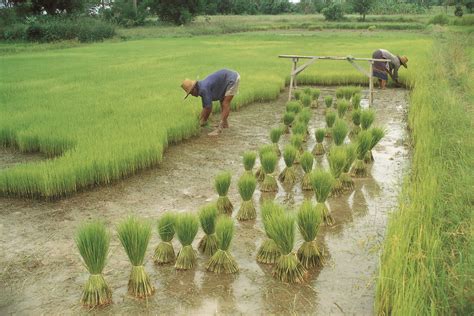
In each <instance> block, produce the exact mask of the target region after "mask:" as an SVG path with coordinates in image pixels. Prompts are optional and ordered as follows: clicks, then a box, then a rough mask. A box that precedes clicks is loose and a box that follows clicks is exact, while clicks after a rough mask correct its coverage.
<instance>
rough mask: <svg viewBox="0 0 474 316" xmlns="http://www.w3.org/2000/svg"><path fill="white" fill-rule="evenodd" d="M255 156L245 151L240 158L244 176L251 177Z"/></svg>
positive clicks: (251, 152) (252, 152) (253, 153)
mask: <svg viewBox="0 0 474 316" xmlns="http://www.w3.org/2000/svg"><path fill="white" fill-rule="evenodd" d="M256 159H257V154H256V153H255V152H254V151H246V152H245V153H244V155H243V157H242V160H243V163H244V169H245V174H248V175H251V176H253V171H252V170H253V167H254V166H255V160H256Z"/></svg>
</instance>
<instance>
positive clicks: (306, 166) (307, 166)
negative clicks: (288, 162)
mask: <svg viewBox="0 0 474 316" xmlns="http://www.w3.org/2000/svg"><path fill="white" fill-rule="evenodd" d="M313 159H314V158H313V155H312V154H311V153H310V152H309V151H305V152H304V153H303V154H302V155H301V156H300V164H301V168H303V171H304V172H305V173H309V172H311V170H312V169H313Z"/></svg>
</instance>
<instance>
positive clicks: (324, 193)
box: [311, 170, 335, 225]
mask: <svg viewBox="0 0 474 316" xmlns="http://www.w3.org/2000/svg"><path fill="white" fill-rule="evenodd" d="M334 182H335V179H334V177H333V176H332V175H331V173H329V172H327V171H324V170H315V171H313V172H312V173H311V184H312V185H313V190H314V195H315V196H316V201H317V204H316V207H317V208H318V211H319V212H320V214H321V217H322V219H323V221H324V223H325V224H326V225H334V219H333V218H332V216H331V213H329V209H328V207H327V206H326V200H327V198H328V196H329V194H330V193H331V191H332V188H333V186H334Z"/></svg>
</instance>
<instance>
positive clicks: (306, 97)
mask: <svg viewBox="0 0 474 316" xmlns="http://www.w3.org/2000/svg"><path fill="white" fill-rule="evenodd" d="M312 101H313V100H312V98H311V95H309V94H306V93H304V94H303V96H302V97H301V103H302V104H303V106H304V107H310V106H311V102H312Z"/></svg>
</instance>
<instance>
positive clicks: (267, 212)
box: [257, 202, 285, 264]
mask: <svg viewBox="0 0 474 316" xmlns="http://www.w3.org/2000/svg"><path fill="white" fill-rule="evenodd" d="M261 213H262V222H263V227H264V228H265V233H266V235H267V239H265V241H264V242H263V243H262V245H261V246H260V248H259V249H258V251H257V262H259V263H265V264H273V263H275V261H276V260H277V259H278V258H279V257H280V256H281V251H280V250H279V249H278V246H277V245H276V243H275V241H274V240H273V239H272V238H271V237H270V235H269V234H268V230H269V222H270V219H271V218H272V217H273V216H280V215H283V214H284V213H285V210H284V209H283V208H282V207H281V206H279V205H278V204H275V203H274V202H265V203H264V204H263V205H262V208H261Z"/></svg>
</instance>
